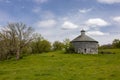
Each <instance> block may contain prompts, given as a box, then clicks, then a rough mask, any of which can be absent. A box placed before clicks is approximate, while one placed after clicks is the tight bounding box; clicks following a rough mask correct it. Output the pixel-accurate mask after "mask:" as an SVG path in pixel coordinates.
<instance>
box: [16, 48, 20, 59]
mask: <svg viewBox="0 0 120 80" xmlns="http://www.w3.org/2000/svg"><path fill="white" fill-rule="evenodd" d="M19 59H20V49H18V50H17V52H16V60H19Z"/></svg>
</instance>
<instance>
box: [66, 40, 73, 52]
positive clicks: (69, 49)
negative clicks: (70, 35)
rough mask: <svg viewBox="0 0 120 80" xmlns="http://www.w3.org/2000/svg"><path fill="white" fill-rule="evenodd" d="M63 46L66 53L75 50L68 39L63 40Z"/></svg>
mask: <svg viewBox="0 0 120 80" xmlns="http://www.w3.org/2000/svg"><path fill="white" fill-rule="evenodd" d="M64 48H65V51H66V53H74V52H75V49H74V46H73V45H72V44H71V42H70V40H69V39H65V40H64Z"/></svg>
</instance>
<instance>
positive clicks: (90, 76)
mask: <svg viewBox="0 0 120 80" xmlns="http://www.w3.org/2000/svg"><path fill="white" fill-rule="evenodd" d="M103 51H110V52H114V53H115V54H95V55H90V54H87V55H83V54H65V53H64V52H63V51H55V52H49V53H42V54H32V55H29V56H26V57H23V58H22V59H20V60H18V61H16V60H15V59H11V60H5V61H0V80H120V49H106V50H103Z"/></svg>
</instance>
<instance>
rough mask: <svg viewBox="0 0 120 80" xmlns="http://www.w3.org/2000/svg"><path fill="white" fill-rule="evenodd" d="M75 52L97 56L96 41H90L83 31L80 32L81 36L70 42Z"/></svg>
mask: <svg viewBox="0 0 120 80" xmlns="http://www.w3.org/2000/svg"><path fill="white" fill-rule="evenodd" d="M71 43H72V45H73V47H74V49H75V52H77V53H83V54H97V53H98V41H96V40H94V39H92V38H91V37H89V36H87V35H86V34H85V31H84V30H81V35H79V36H78V37H76V38H75V39H73V40H72V41H71Z"/></svg>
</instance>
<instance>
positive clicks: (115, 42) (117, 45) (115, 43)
mask: <svg viewBox="0 0 120 80" xmlns="http://www.w3.org/2000/svg"><path fill="white" fill-rule="evenodd" d="M112 45H113V47H114V48H120V40H119V39H114V40H113V43H112Z"/></svg>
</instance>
